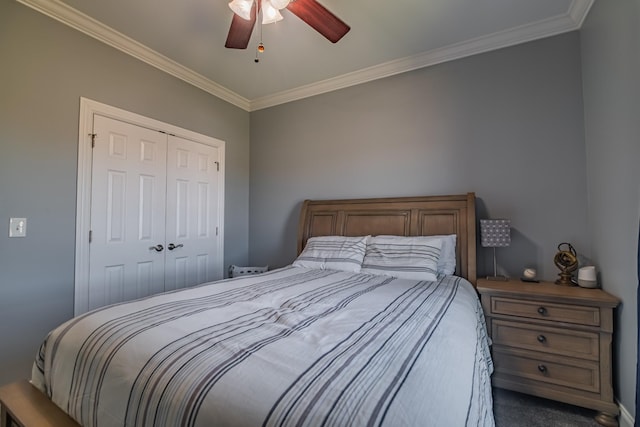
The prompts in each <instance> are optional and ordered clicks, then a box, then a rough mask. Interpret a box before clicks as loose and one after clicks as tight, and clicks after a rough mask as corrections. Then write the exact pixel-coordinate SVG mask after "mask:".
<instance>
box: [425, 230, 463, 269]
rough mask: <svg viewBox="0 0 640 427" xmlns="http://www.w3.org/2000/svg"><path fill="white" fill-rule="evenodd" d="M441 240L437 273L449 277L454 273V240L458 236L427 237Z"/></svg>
mask: <svg viewBox="0 0 640 427" xmlns="http://www.w3.org/2000/svg"><path fill="white" fill-rule="evenodd" d="M429 237H437V238H440V239H442V247H441V248H440V258H439V259H438V273H440V274H448V275H451V274H453V273H455V272H456V239H457V237H458V236H456V235H455V234H449V235H446V236H429Z"/></svg>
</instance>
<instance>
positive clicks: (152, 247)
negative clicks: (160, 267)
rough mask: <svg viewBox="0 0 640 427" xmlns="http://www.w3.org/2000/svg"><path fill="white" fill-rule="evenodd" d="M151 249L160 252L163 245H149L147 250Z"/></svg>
mask: <svg viewBox="0 0 640 427" xmlns="http://www.w3.org/2000/svg"><path fill="white" fill-rule="evenodd" d="M151 249H153V250H154V251H156V252H162V250H163V249H164V246H162V245H155V246H149V250H151Z"/></svg>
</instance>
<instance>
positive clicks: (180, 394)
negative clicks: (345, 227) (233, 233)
mask: <svg viewBox="0 0 640 427" xmlns="http://www.w3.org/2000/svg"><path fill="white" fill-rule="evenodd" d="M492 370H493V367H492V363H491V357H490V353H489V346H488V338H487V334H486V328H485V323H484V318H483V313H482V308H481V306H480V303H479V300H478V297H477V295H476V292H475V289H474V288H473V287H472V285H471V284H470V283H469V282H467V281H466V280H465V279H462V278H460V277H456V276H443V275H440V276H438V280H436V281H433V282H421V281H415V280H404V279H394V278H391V277H386V276H378V275H371V274H361V273H347V272H339V271H332V270H315V269H307V268H300V267H286V268H282V269H278V270H274V271H270V272H267V273H265V274H260V275H256V276H243V277H239V278H234V279H228V280H223V281H219V282H213V283H209V284H205V285H200V286H197V287H194V288H190V289H185V290H181V291H176V292H170V293H165V294H161V295H156V296H152V297H148V298H145V299H142V300H137V301H133V302H127V303H122V304H117V305H114V306H109V307H105V308H102V309H98V310H95V311H92V312H89V313H87V314H85V315H82V316H79V317H77V318H74V319H72V320H70V321H68V322H66V323H64V324H62V325H61V326H59V327H58V328H56V329H55V330H53V331H52V332H51V333H50V334H49V335H48V336H47V338H46V340H45V341H44V342H43V344H42V346H41V348H40V351H39V353H38V355H37V358H36V361H35V363H34V368H33V375H32V383H33V384H34V385H35V386H36V387H38V388H40V389H41V390H42V391H43V392H44V393H45V394H46V395H47V396H48V397H49V398H50V399H51V400H52V401H53V402H54V403H55V404H56V405H58V406H59V407H60V408H61V409H63V410H64V411H65V412H67V413H68V414H69V415H70V416H71V417H72V418H74V419H75V420H77V421H78V422H79V423H80V424H81V425H83V426H100V427H102V426H125V425H126V426H290V425H308V426H321V425H326V426H365V425H367V426H369V425H371V426H393V427H397V426H492V425H494V420H493V412H492V398H491V381H490V375H491V373H492Z"/></svg>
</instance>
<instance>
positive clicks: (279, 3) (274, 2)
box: [269, 0, 291, 10]
mask: <svg viewBox="0 0 640 427" xmlns="http://www.w3.org/2000/svg"><path fill="white" fill-rule="evenodd" d="M269 1H270V2H271V6H273V7H275V8H276V9H278V10H281V9H284V8H285V7H287V6H288V5H289V3H290V2H291V0H269Z"/></svg>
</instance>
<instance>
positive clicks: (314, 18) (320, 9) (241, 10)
mask: <svg viewBox="0 0 640 427" xmlns="http://www.w3.org/2000/svg"><path fill="white" fill-rule="evenodd" d="M229 7H230V8H231V10H233V12H234V14H233V20H232V21H231V27H230V28H229V34H228V35H227V42H226V43H225V45H224V46H225V47H228V48H231V49H246V48H247V45H248V44H249V39H250V38H251V33H252V31H253V27H254V25H255V23H256V17H257V15H258V13H259V12H260V11H262V23H263V24H270V23H272V22H276V21H279V20H281V19H282V15H281V14H280V10H281V9H285V8H286V9H287V10H289V11H290V12H291V13H293V14H294V15H296V16H297V17H298V18H300V19H302V20H303V21H304V22H306V23H307V24H309V25H310V26H311V27H312V28H313V29H315V30H316V31H317V32H319V33H320V34H322V35H323V36H324V37H326V38H327V39H329V40H330V41H331V42H332V43H336V42H337V41H338V40H340V39H341V38H342V37H343V36H344V35H345V34H347V32H349V30H350V29H351V28H350V27H349V26H348V25H347V24H345V23H344V22H343V21H342V20H341V19H340V18H338V17H337V16H335V15H334V14H333V13H331V12H329V11H328V10H327V9H326V8H325V7H324V6H322V5H321V4H320V3H318V2H317V1H316V0H232V1H231V2H230V3H229Z"/></svg>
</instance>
